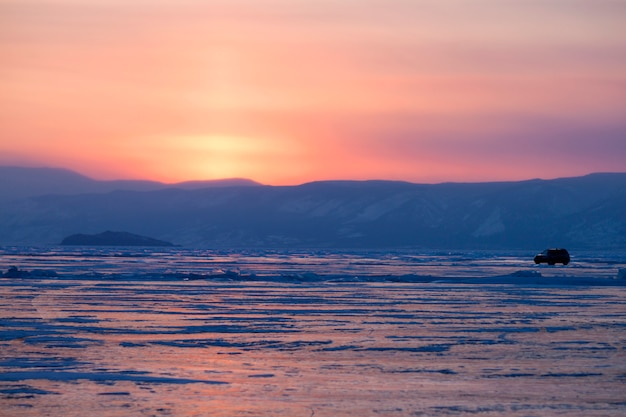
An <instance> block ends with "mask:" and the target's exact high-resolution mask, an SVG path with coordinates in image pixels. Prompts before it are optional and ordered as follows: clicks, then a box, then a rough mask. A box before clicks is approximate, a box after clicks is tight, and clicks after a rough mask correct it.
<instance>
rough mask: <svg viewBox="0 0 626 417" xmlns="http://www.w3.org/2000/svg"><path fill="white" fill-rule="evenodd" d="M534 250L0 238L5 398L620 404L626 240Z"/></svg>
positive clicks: (244, 410) (15, 410)
mask: <svg viewBox="0 0 626 417" xmlns="http://www.w3.org/2000/svg"><path fill="white" fill-rule="evenodd" d="M533 255H534V254H533V253H507V254H494V253H487V252H431V253H411V252H397V253H396V252H394V253H387V252H384V253H383V252H369V253H359V252H323V251H319V252H304V251H298V252H296V251H294V252H212V251H194V250H185V249H172V250H141V249H139V250H138V249H127V250H118V249H95V248H91V249H81V248H73V249H68V248H48V249H35V248H2V249H1V250H0V267H1V268H2V271H3V272H4V271H7V270H8V268H9V267H10V266H17V267H18V269H19V271H20V272H21V273H22V277H17V278H0V300H1V302H0V323H1V326H0V415H2V416H5V415H6V416H63V417H71V416H81V417H82V416H85V415H98V416H228V417H231V416H289V417H294V416H304V417H310V416H315V417H320V416H328V417H331V416H463V415H468V416H469V415H484V416H503V415H506V416H520V417H521V416H558V415H562V416H623V415H625V414H626V394H625V393H626V286H625V284H626V281H624V280H623V279H618V275H619V274H620V272H619V271H620V269H624V268H625V267H626V262H625V258H624V256H622V255H621V254H608V255H607V254H602V255H599V254H594V253H586V254H573V257H572V263H571V264H570V265H568V266H567V267H562V266H556V267H549V266H546V265H541V266H535V265H534V264H533V263H532V256H533ZM35 270H39V271H35ZM26 271H31V272H26ZM33 271H34V272H33Z"/></svg>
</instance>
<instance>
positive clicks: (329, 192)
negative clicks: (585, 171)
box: [0, 174, 626, 249]
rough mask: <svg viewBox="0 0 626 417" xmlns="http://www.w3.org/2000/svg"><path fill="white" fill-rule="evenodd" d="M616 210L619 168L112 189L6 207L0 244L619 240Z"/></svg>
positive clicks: (593, 243) (623, 206)
mask: <svg viewBox="0 0 626 417" xmlns="http://www.w3.org/2000/svg"><path fill="white" fill-rule="evenodd" d="M625 213H626V174H593V175H589V176H585V177H578V178H564V179H556V180H530V181H521V182H500V183H478V184H453V183H446V184H437V185H426V184H411V183H405V182H391V181H362V182H358V181H331V182H316V183H309V184H304V185H300V186H292V187H270V186H257V187H221V188H204V189H197V190H183V189H160V190H154V191H113V192H108V193H99V194H98V193H92V194H74V195H41V196H35V197H29V198H23V199H20V200H16V201H12V202H10V203H8V204H4V205H3V206H2V208H1V209H0V215H2V217H1V220H0V244H35V245H44V244H56V243H58V242H60V240H61V239H62V238H63V237H64V236H67V235H70V234H74V233H100V232H102V231H104V230H123V231H128V232H132V233H137V234H144V235H149V236H153V237H155V238H158V239H162V240H167V241H171V242H174V243H176V244H181V245H186V246H199V247H326V248H386V247H425V248H459V249H461V248H468V249H481V248H485V249H487V248H523V249H525V248H529V249H543V248H544V247H548V246H565V247H574V248H575V247H578V248H604V247H610V248H611V249H618V248H622V249H626V214H625Z"/></svg>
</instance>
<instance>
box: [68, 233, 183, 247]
mask: <svg viewBox="0 0 626 417" xmlns="http://www.w3.org/2000/svg"><path fill="white" fill-rule="evenodd" d="M61 245H74V246H175V245H174V244H173V243H171V242H166V241H164V240H158V239H153V238H151V237H146V236H140V235H135V234H133V233H128V232H111V231H106V232H103V233H98V234H95V235H84V234H76V235H71V236H68V237H66V238H65V239H63V240H62V241H61Z"/></svg>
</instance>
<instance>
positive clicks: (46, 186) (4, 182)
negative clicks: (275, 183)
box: [0, 166, 260, 202]
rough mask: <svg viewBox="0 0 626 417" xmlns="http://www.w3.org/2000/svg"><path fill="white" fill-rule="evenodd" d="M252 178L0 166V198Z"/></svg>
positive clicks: (238, 182)
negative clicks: (120, 176)
mask: <svg viewBox="0 0 626 417" xmlns="http://www.w3.org/2000/svg"><path fill="white" fill-rule="evenodd" d="M257 185H260V184H259V183H256V182H254V181H252V180H248V179H241V178H231V179H221V180H211V181H188V182H181V183H175V184H164V183H161V182H156V181H134V180H117V181H98V180H93V179H91V178H88V177H86V176H84V175H80V174H78V173H76V172H73V171H69V170H66V169H60V168H24V167H9V166H0V202H6V201H12V200H19V199H22V198H25V197H32V196H38V195H47V194H62V195H72V194H94V193H96V194H99V193H108V192H111V191H116V190H128V191H155V190H162V189H166V188H180V189H183V190H195V189H200V188H210V187H232V186H257Z"/></svg>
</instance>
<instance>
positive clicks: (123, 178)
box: [0, 164, 626, 186]
mask: <svg viewBox="0 0 626 417" xmlns="http://www.w3.org/2000/svg"><path fill="white" fill-rule="evenodd" d="M0 168H16V169H34V170H38V169H42V170H47V169H50V170H59V171H67V172H70V173H74V174H78V175H80V176H82V177H85V178H88V179H90V180H92V181H104V182H106V181H140V182H141V181H147V182H157V183H162V184H165V185H175V184H180V183H188V182H189V183H192V182H213V181H214V182H219V181H228V180H243V181H251V182H254V183H257V184H258V185H268V186H298V185H303V184H307V183H313V182H324V181H330V182H332V181H355V182H359V181H364V182H366V181H391V182H394V181H398V182H407V183H413V184H432V185H436V184H444V183H459V184H462V183H467V184H471V183H495V182H518V181H530V180H545V181H549V180H556V179H562V178H576V177H585V176H589V175H597V174H626V170H625V171H595V172H587V173H584V174H581V175H563V176H556V177H551V178H545V177H528V178H521V179H498V180H495V179H494V180H484V181H464V180H461V179H459V180H456V181H455V180H450V181H432V182H425V181H422V182H418V181H411V180H407V179H391V178H374V177H373V178H328V179H312V180H310V181H306V182H300V183H293V184H269V183H264V182H260V181H258V180H257V179H255V178H247V177H242V176H234V177H224V178H188V179H183V180H181V181H175V182H165V181H159V180H158V179H153V178H132V177H111V178H98V177H95V176H91V175H88V174H85V173H83V172H81V171H78V170H75V169H72V168H68V167H63V166H46V165H9V164H0Z"/></svg>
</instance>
